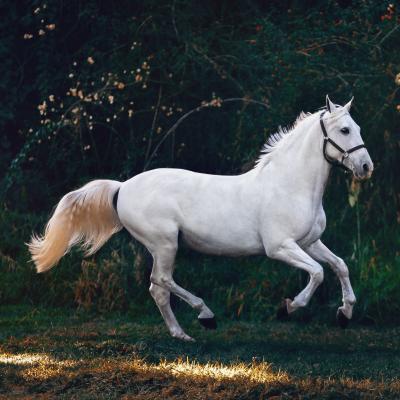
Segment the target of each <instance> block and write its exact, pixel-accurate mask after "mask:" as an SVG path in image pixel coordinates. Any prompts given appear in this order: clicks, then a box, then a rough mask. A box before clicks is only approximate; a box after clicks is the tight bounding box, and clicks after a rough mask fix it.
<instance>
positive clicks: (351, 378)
mask: <svg viewBox="0 0 400 400" xmlns="http://www.w3.org/2000/svg"><path fill="white" fill-rule="evenodd" d="M16 315H17V316H18V317H17V316H16V317H15V318H17V319H18V321H20V320H21V318H20V314H16ZM29 318H30V317H29ZM32 318H34V320H35V321H40V322H38V323H37V325H34V326H35V328H34V329H31V330H30V331H28V332H27V331H26V330H25V326H26V327H32V323H31V320H30V319H29V320H28V321H26V322H23V325H21V324H20V325H19V326H18V325H17V324H15V327H14V328H13V326H14V325H13V323H12V316H11V314H8V320H7V324H4V326H3V328H4V329H3V331H2V332H3V336H2V340H1V342H0V398H1V396H2V395H3V394H6V395H7V396H9V397H10V396H11V397H12V395H14V394H15V395H17V394H21V393H24V394H25V395H26V396H28V397H27V398H30V397H29V396H33V395H34V394H40V395H45V396H47V398H61V399H63V398H77V399H80V400H81V399H89V398H90V399H93V398H96V399H107V400H108V399H116V398H121V395H122V394H123V398H124V399H135V400H138V399H139V400H150V399H151V400H153V399H176V400H178V399H190V400H192V399H205V398H207V399H208V398H209V399H218V400H226V399H233V398H243V399H246V400H247V399H248V400H256V399H257V400H258V399H266V398H268V399H269V398H270V397H273V396H276V399H289V398H296V399H300V398H307V399H341V398H351V399H359V398H362V399H380V398H381V399H385V400H386V399H396V400H397V399H399V398H400V396H399V393H400V380H399V376H400V373H399V367H398V365H399V359H400V358H399V357H400V355H399V350H398V349H399V345H398V341H397V339H396V338H397V337H398V334H399V332H398V329H396V328H392V329H386V330H382V331H381V330H376V329H366V328H361V327H354V328H353V329H349V330H348V331H346V332H343V331H341V330H338V329H335V328H333V327H331V326H320V325H309V326H300V325H297V324H292V323H287V324H271V323H268V324H264V325H257V324H243V323H238V322H235V323H232V322H229V323H228V322H225V323H224V324H223V325H222V326H220V327H219V329H218V330H217V331H215V332H205V331H202V330H200V329H198V328H197V329H196V328H195V326H197V325H193V326H191V327H190V329H191V331H192V332H191V333H192V334H193V335H194V336H196V338H197V339H198V341H197V343H195V344H187V343H182V342H179V341H176V340H173V339H171V338H170V337H169V336H168V335H167V332H166V330H165V328H164V327H163V326H162V324H161V323H160V324H154V323H150V322H148V323H144V322H141V323H134V322H131V321H130V320H129V318H125V319H123V318H121V317H119V318H118V319H112V318H111V319H106V318H100V319H93V318H90V319H85V318H86V317H85V318H82V319H79V318H80V317H77V316H74V318H68V317H67V316H66V317H64V319H62V318H61V319H60V320H59V322H58V324H54V319H53V318H48V322H46V321H47V320H46V319H45V318H44V317H43V316H42V318H43V320H40V319H39V318H37V316H36V315H35V316H33V317H32ZM6 329H7V331H6ZM6 332H7V333H6ZM33 397H34V396H33Z"/></svg>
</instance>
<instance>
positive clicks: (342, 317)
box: [336, 309, 350, 329]
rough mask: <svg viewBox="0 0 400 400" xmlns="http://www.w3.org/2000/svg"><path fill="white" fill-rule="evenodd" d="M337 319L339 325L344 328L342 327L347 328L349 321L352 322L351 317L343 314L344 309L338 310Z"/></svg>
mask: <svg viewBox="0 0 400 400" xmlns="http://www.w3.org/2000/svg"><path fill="white" fill-rule="evenodd" d="M336 321H337V323H338V324H339V326H340V327H341V328H342V329H346V328H347V325H349V322H350V320H349V318H347V317H346V316H345V315H344V314H343V311H342V310H340V309H339V310H337V313H336Z"/></svg>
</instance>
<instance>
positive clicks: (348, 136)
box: [321, 96, 374, 179]
mask: <svg viewBox="0 0 400 400" xmlns="http://www.w3.org/2000/svg"><path fill="white" fill-rule="evenodd" d="M352 101H353V99H351V100H350V101H349V102H348V103H347V104H346V105H344V106H343V107H342V106H338V105H335V104H333V103H332V102H331V100H330V99H329V97H328V96H326V112H325V113H324V114H323V116H322V117H321V127H322V129H323V131H324V129H325V132H323V133H324V136H325V143H324V156H325V158H326V159H327V160H328V161H329V162H332V163H339V164H342V165H343V166H344V167H345V168H346V169H348V170H350V171H352V173H353V175H354V176H355V177H356V178H357V179H368V178H370V177H371V175H372V171H373V169H374V164H373V163H372V160H371V157H370V156H369V154H368V151H367V149H366V147H365V146H364V141H363V140H362V137H361V134H360V127H359V126H358V125H357V124H356V123H355V121H354V120H353V118H351V116H350V107H351V103H352Z"/></svg>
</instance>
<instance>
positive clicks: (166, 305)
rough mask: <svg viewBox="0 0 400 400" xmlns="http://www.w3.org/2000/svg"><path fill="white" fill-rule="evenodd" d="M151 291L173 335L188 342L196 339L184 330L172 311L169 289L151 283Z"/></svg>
mask: <svg viewBox="0 0 400 400" xmlns="http://www.w3.org/2000/svg"><path fill="white" fill-rule="evenodd" d="M149 291H150V294H151V296H152V297H153V299H154V301H155V302H156V304H157V307H158V309H159V310H160V312H161V315H162V317H163V318H164V321H165V323H166V325H167V327H168V330H169V332H170V334H171V336H173V337H176V338H178V339H182V340H186V341H188V342H189V341H194V339H193V338H191V337H190V336H189V335H187V334H186V333H185V332H184V331H183V329H182V328H181V327H180V325H179V323H178V321H177V320H176V318H175V315H174V313H173V312H172V309H171V304H170V292H169V290H166V289H163V288H162V287H160V286H157V285H155V284H154V283H152V284H151V285H150V289H149Z"/></svg>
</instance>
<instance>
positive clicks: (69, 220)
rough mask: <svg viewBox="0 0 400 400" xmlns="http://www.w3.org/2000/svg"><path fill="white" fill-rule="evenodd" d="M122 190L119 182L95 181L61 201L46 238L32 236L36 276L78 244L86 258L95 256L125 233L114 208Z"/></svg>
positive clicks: (31, 248)
mask: <svg viewBox="0 0 400 400" xmlns="http://www.w3.org/2000/svg"><path fill="white" fill-rule="evenodd" d="M120 186H121V183H120V182H117V181H111V180H96V181H92V182H89V183H88V184H87V185H85V186H83V187H82V188H80V189H78V190H75V191H73V192H70V193H67V194H66V195H65V196H64V197H63V198H62V199H61V200H60V202H59V203H58V205H57V208H56V209H55V211H54V214H53V215H52V217H51V218H50V220H49V222H48V223H47V226H46V230H45V233H44V235H43V236H36V235H33V236H32V239H31V242H30V243H29V244H28V247H29V251H30V253H31V256H32V260H33V261H34V263H35V265H36V270H37V272H45V271H47V270H49V269H50V268H52V267H54V265H55V264H57V262H58V261H59V260H60V258H61V257H62V256H63V255H64V254H66V253H68V251H69V250H70V248H71V247H72V246H73V245H75V244H78V243H79V242H80V243H81V246H82V248H83V249H84V250H85V255H87V256H88V255H91V254H93V253H95V252H96V251H97V250H98V249H99V248H100V247H101V246H102V245H103V244H104V243H105V242H106V241H107V240H108V239H109V238H110V237H111V236H112V235H113V234H114V233H116V232H118V231H119V230H121V229H122V225H121V222H120V221H119V218H118V215H117V213H116V211H115V210H114V207H113V197H114V194H115V193H116V192H117V190H118V189H119V188H120Z"/></svg>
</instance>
